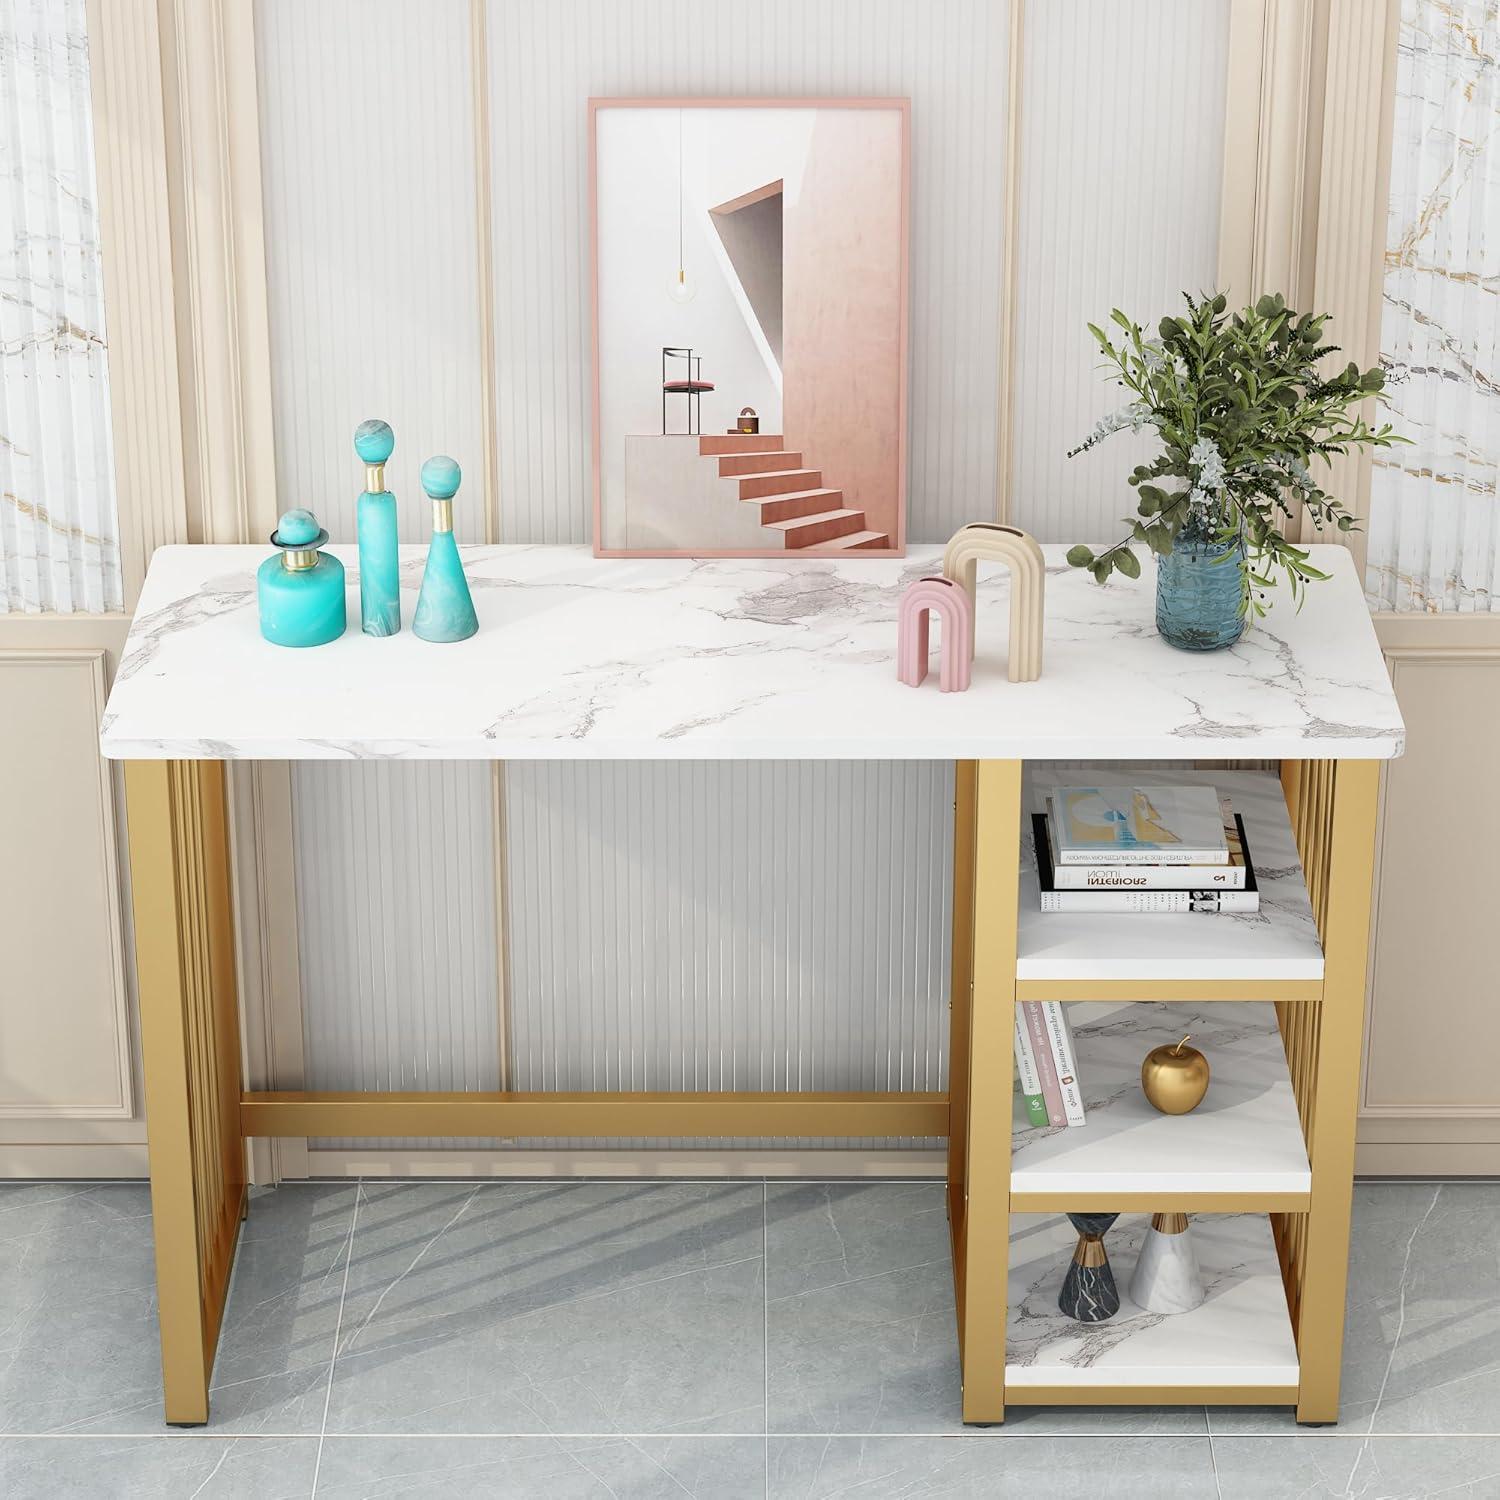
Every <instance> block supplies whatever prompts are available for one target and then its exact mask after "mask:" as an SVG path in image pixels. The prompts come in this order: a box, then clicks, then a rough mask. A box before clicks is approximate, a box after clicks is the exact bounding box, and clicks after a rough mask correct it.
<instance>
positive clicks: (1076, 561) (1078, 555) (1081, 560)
mask: <svg viewBox="0 0 1500 1500" xmlns="http://www.w3.org/2000/svg"><path fill="white" fill-rule="evenodd" d="M1093 561H1094V554H1093V552H1092V550H1091V549H1089V548H1088V547H1085V546H1084V545H1083V543H1082V542H1079V543H1078V545H1077V546H1076V547H1069V548H1068V566H1069V567H1073V568H1087V567H1089V566H1090V565H1091V564H1092V563H1093Z"/></svg>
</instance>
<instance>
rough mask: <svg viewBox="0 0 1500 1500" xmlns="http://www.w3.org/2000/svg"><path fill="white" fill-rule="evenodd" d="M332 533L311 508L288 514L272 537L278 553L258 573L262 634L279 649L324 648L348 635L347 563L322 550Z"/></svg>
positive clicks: (269, 558) (291, 511)
mask: <svg viewBox="0 0 1500 1500" xmlns="http://www.w3.org/2000/svg"><path fill="white" fill-rule="evenodd" d="M327 540H328V533H327V532H326V531H324V530H323V529H322V527H320V526H319V525H318V518H317V517H316V516H315V515H314V514H313V513H312V512H311V511H310V510H289V511H287V513H286V514H285V515H284V516H282V518H281V520H280V521H279V522H278V523H277V525H276V530H275V531H273V532H272V533H271V545H272V546H273V547H275V548H276V549H277V551H276V552H275V553H273V554H272V555H271V556H270V557H268V558H267V559H266V560H265V561H264V562H263V563H262V564H261V565H260V570H259V572H257V574H256V591H257V594H258V596H259V600H260V633H261V634H262V635H263V636H265V638H266V639H267V640H268V641H270V642H272V643H273V644H274V645H277V646H322V645H326V644H327V643H328V642H329V641H336V640H337V639H338V638H339V637H340V636H341V635H343V633H344V626H345V624H346V623H347V618H348V617H347V614H346V611H345V607H344V565H343V563H341V562H340V561H339V560H338V558H336V557H330V556H329V555H328V554H327V553H324V552H320V551H319V550H318V549H319V548H320V547H322V546H323V545H324V543H326V542H327Z"/></svg>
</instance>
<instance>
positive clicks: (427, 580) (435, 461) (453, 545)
mask: <svg viewBox="0 0 1500 1500" xmlns="http://www.w3.org/2000/svg"><path fill="white" fill-rule="evenodd" d="M462 478H463V475H462V473H461V472H460V470H459V467H458V465H457V464H456V463H455V462H454V461H453V460H452V459H451V458H448V457H447V456H446V455H444V454H439V455H438V456H437V457H436V458H429V459H428V460H427V462H426V463H425V464H423V465H422V489H423V490H424V491H425V493H426V495H427V498H428V499H429V500H431V501H432V542H431V544H430V545H429V547H428V549H427V567H426V568H425V570H424V571H423V573H422V592H421V593H420V594H418V595H417V612H416V614H415V615H413V616H412V621H411V628H412V630H413V631H414V632H415V633H416V634H417V635H419V636H420V637H421V638H422V639H423V640H424V641H463V640H467V639H468V638H469V637H470V636H471V635H473V634H474V632H475V631H476V630H478V629H479V616H478V615H476V614H475V613H474V600H473V598H472V597H471V596H470V594H469V581H468V579H466V578H465V577H464V565H463V563H462V561H461V560H460V559H459V555H458V543H457V542H456V541H455V540H454V536H453V497H454V496H455V495H456V494H457V493H458V486H459V482H460V481H461V480H462Z"/></svg>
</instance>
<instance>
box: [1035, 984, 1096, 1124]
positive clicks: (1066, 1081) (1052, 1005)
mask: <svg viewBox="0 0 1500 1500" xmlns="http://www.w3.org/2000/svg"><path fill="white" fill-rule="evenodd" d="M1038 1003H1039V1004H1040V1006H1041V1010H1042V1018H1043V1020H1044V1021H1045V1022H1046V1025H1047V1041H1048V1044H1049V1045H1050V1047H1051V1049H1052V1064H1053V1066H1054V1067H1055V1068H1056V1069H1057V1085H1058V1088H1059V1089H1060V1090H1061V1091H1062V1106H1063V1116H1064V1118H1065V1119H1066V1121H1067V1123H1068V1124H1069V1125H1083V1124H1085V1123H1086V1115H1085V1112H1084V1108H1083V1085H1082V1084H1081V1083H1079V1081H1078V1063H1077V1054H1076V1053H1075V1052H1074V1050H1073V1032H1072V1030H1071V1028H1070V1027H1069V1026H1068V1016H1067V1012H1066V1011H1064V1010H1063V1006H1062V1001H1060V1000H1042V1001H1040V1002H1038Z"/></svg>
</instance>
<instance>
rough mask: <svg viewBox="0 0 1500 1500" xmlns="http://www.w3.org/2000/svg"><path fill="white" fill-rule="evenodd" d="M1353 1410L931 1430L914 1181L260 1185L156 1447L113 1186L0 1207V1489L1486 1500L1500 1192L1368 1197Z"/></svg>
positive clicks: (932, 1276) (950, 1378)
mask: <svg viewBox="0 0 1500 1500" xmlns="http://www.w3.org/2000/svg"><path fill="white" fill-rule="evenodd" d="M1349 1314H1350V1316H1349V1333H1348V1340H1347V1345H1346V1353H1345V1362H1344V1393H1345V1396H1344V1417H1343V1420H1342V1422H1341V1423H1340V1425H1339V1426H1338V1427H1337V1428H1329V1429H1322V1430H1319V1431H1314V1432H1302V1431H1300V1430H1299V1429H1298V1428H1297V1427H1296V1426H1295V1424H1294V1423H1293V1421H1292V1419H1291V1416H1290V1414H1289V1413H1287V1412H1284V1411H1270V1410H1267V1411H1255V1410H1223V1409H1220V1410H1216V1411H1212V1412H1205V1411H1202V1410H1199V1409H1186V1410H1182V1409H1179V1410H1172V1411H1132V1410H1124V1409H1117V1410H1088V1409H1080V1408H1072V1409H1067V1410H1035V1411H1027V1410H1015V1411H1013V1412H1012V1414H1011V1419H1010V1420H1008V1421H1007V1422H1006V1424H1005V1426H1004V1427H1003V1428H997V1429H991V1430H988V1431H969V1430H965V1429H963V1428H962V1427H961V1426H959V1424H958V1423H957V1422H956V1420H955V1416H954V1414H955V1412H956V1410H957V1406H958V1370H957V1362H956V1358H955V1353H954V1342H953V1297H952V1288H951V1284H950V1280H949V1271H948V1249H947V1235H946V1229H945V1226H944V1220H943V1200H942V1193H941V1190H940V1188H939V1187H938V1186H937V1185H936V1184H932V1183H842V1184H816V1185H810V1184H788V1183H770V1184H765V1185H763V1184H761V1183H758V1182H757V1183H657V1184H639V1183H585V1182H568V1183H536V1182H531V1183H524V1184H521V1183H514V1184H507V1183H491V1184H485V1185H479V1186H476V1185H475V1184H472V1183H443V1184H433V1183H402V1184H392V1183H373V1182H371V1183H364V1184H362V1185H358V1186H356V1185H354V1184H342V1183H341V1184H328V1183H324V1184H301V1185H290V1186H287V1187H283V1188H281V1189H279V1190H277V1191H275V1192H271V1193H263V1194H258V1195H257V1197H256V1199H255V1202H254V1204H253V1206H252V1209H251V1214H250V1219H249V1222H248V1223H247V1225H246V1228H245V1239H244V1242H243V1245H242V1248H241V1251H240V1257H239V1262H238V1265H237V1267H236V1271H235V1281H234V1286H233V1291H232V1295H231V1298H230V1304H229V1313H228V1317H227V1319H226V1324H225V1329H224V1336H223V1344H222V1347H221V1349H220V1352H219V1358H218V1365H217V1369H216V1376H215V1378H216V1381H217V1384H216V1388H215V1390H214V1393H213V1408H214V1417H213V1421H212V1422H211V1424H210V1425H209V1426H208V1427H206V1428H203V1429H199V1430H197V1431H192V1432H180V1431H174V1430H170V1429H164V1428H163V1427H162V1425H161V1411H160V1394H159V1391H160V1388H159V1373H160V1371H159V1362H158V1354H157V1347H156V1311H155V1293H154V1288H153V1275H152V1260H151V1237H150V1214H149V1204H148V1200H147V1195H146V1191H145V1189H144V1187H141V1186H137V1185H134V1184H117V1185H86V1184H42V1183H38V1184H6V1185H0V1496H3V1497H5V1500H30V1497H45V1500H64V1497H75V1496H79V1497H89V1500H93V1497H108V1500H115V1497H136V1496H140V1497H149V1500H175V1497H179V1496H180V1497H184V1500H186V1497H194V1500H210V1497H214V1500H220V1497H226V1496H246V1497H253V1500H272V1497H280V1496H288V1497H291V1496H304V1497H305V1496H310V1495H313V1494H314V1493H315V1494H316V1495H317V1496H319V1497H355V1496H379V1497H382V1500H385V1497H393V1496H434V1497H442V1500H457V1497H465V1496H489V1495H495V1496H507V1497H530V1496H538V1497H544V1500H573V1497H586V1496H587V1497H592V1496H610V1497H618V1500H627V1497H628V1500H639V1497H652V1500H654V1497H658V1496H660V1497H668V1496H670V1497H676V1500H681V1497H682V1496H684V1495H688V1496H697V1497H704V1500H736V1497H741V1496H746V1497H749V1496H755V1497H775V1500H791V1497H799V1500H815V1497H817V1500H821V1497H830V1496H857V1497H860V1500H880V1497H886V1496H924V1497H935V1496H986V1497H988V1496H1011V1495H1015V1496H1027V1497H1031V1496H1062V1497H1070V1496H1075V1495H1076V1496H1085V1495H1086V1496H1088V1497H1090V1500H1094V1497H1098V1496H1134V1495H1142V1496H1152V1497H1157V1496H1185V1497H1198V1496H1204V1497H1214V1500H1240V1497H1254V1500H1274V1497H1278V1496H1283V1495H1285V1496H1294V1495H1295V1496H1299V1497H1315V1496H1360V1497H1375V1496H1380V1497H1391V1500H1396V1497H1406V1496H1427V1495H1442V1496H1445V1497H1450V1496H1451V1497H1460V1496H1463V1497H1481V1496H1482V1497H1500V1184H1494V1183H1448V1184H1444V1185H1442V1186H1439V1185H1437V1184H1435V1183H1382V1184H1365V1185H1362V1186H1361V1187H1360V1188H1359V1189H1358V1191H1357V1194H1356V1207H1355V1230H1354V1247H1353V1254H1352V1267H1351V1280H1350V1296H1349Z"/></svg>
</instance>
